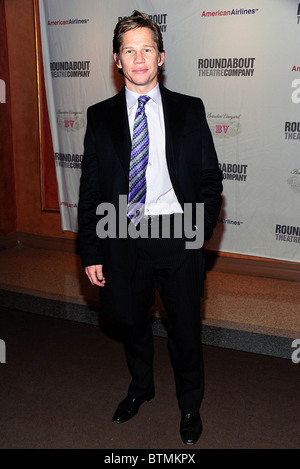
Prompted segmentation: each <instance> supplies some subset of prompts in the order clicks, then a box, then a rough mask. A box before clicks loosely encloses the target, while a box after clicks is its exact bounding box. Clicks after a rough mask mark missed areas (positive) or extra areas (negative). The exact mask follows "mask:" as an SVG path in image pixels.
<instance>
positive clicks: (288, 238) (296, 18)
mask: <svg viewBox="0 0 300 469" xmlns="http://www.w3.org/2000/svg"><path fill="white" fill-rule="evenodd" d="M38 6H39V15H40V29H41V44H42V57H43V68H44V76H45V87H46V96H47V104H48V111H49V120H50V127H51V135H52V143H53V153H54V155H53V158H54V162H55V168H56V177H57V184H58V198H59V207H60V213H61V225H62V230H63V231H65V230H67V231H73V232H76V231H77V204H78V190H79V181H80V174H81V161H82V156H83V139H84V134H85V128H86V110H87V108H88V106H90V105H91V104H94V103H95V102H98V101H101V100H103V99H106V98H108V97H110V96H112V95H114V94H115V93H116V92H118V91H119V90H120V88H121V87H122V86H123V82H122V77H121V76H120V75H119V74H118V73H117V70H116V67H115V65H114V63H113V59H112V37H113V30H114V27H115V25H116V23H117V22H118V20H119V19H120V18H122V17H124V16H129V15H130V14H131V13H132V11H133V10H135V9H137V10H140V11H143V12H146V13H147V14H148V15H150V16H151V17H152V19H153V20H154V21H155V22H156V23H157V24H158V25H159V27H160V29H161V31H162V34H163V39H164V48H165V51H166V59H165V65H164V72H163V75H162V77H161V79H162V81H163V83H164V85H165V86H166V87H168V88H169V89H172V90H173V91H178V92H181V93H184V94H189V95H193V96H198V97H201V98H202V99H203V101H204V104H205V108H206V115H207V120H208V123H209V126H210V129H211V132H212V135H213V138H214V142H215V146H216V150H217V153H218V158H219V163H220V168H221V170H222V172H223V176H224V192H223V199H224V200H223V206H222V210H221V213H220V217H219V220H218V223H217V227H216V230H215V233H214V235H213V238H212V239H211V240H210V241H209V243H208V245H207V247H208V248H209V249H211V250H214V251H222V252H228V253H237V254H245V255H251V256H258V257H266V258H271V259H281V260H286V261H293V262H300V54H299V50H300V3H299V2H298V1H294V0H244V1H243V2H241V1H240V0H225V1H224V0H186V1H185V2H182V0H164V1H163V2H162V1H161V0H135V1H133V0H85V1H82V0H64V1H63V2H62V1H61V0H39V3H38Z"/></svg>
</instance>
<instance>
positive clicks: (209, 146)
mask: <svg viewBox="0 0 300 469" xmlns="http://www.w3.org/2000/svg"><path fill="white" fill-rule="evenodd" d="M201 105H202V116H201V142H202V144H201V150H202V171H201V175H200V186H199V187H200V193H199V195H198V197H199V199H198V200H200V201H201V202H203V203H204V242H205V241H208V240H209V239H210V238H211V236H212V234H213V229H214V228H215V226H216V224H217V221H218V216H219V213H220V209H221V206H222V195H221V194H222V191H223V184H222V180H223V175H222V171H221V169H220V168H219V163H218V158H217V154H216V150H215V146H214V142H213V138H212V135H211V131H210V128H209V126H208V123H207V120H206V115H205V108H204V105H203V103H202V101H201Z"/></svg>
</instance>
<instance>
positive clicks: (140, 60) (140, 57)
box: [135, 51, 145, 63]
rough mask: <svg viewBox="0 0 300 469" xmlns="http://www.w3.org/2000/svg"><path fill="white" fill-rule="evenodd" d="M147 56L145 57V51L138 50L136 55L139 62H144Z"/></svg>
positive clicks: (136, 60)
mask: <svg viewBox="0 0 300 469" xmlns="http://www.w3.org/2000/svg"><path fill="white" fill-rule="evenodd" d="M144 60H145V58H144V54H143V52H141V51H140V52H139V51H138V52H137V53H136V56H135V62H137V63H139V62H144Z"/></svg>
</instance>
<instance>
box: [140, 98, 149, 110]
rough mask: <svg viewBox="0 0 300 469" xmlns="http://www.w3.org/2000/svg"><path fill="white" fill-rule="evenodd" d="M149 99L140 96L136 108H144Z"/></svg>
mask: <svg viewBox="0 0 300 469" xmlns="http://www.w3.org/2000/svg"><path fill="white" fill-rule="evenodd" d="M149 99H150V96H140V97H139V98H138V103H139V104H138V107H139V108H142V107H144V106H145V104H147V103H148V101H149Z"/></svg>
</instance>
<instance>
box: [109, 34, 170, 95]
mask: <svg viewBox="0 0 300 469" xmlns="http://www.w3.org/2000/svg"><path fill="white" fill-rule="evenodd" d="M164 57H165V54H164V52H161V53H159V52H158V50H157V45H156V43H155V42H154V40H153V37H152V32H151V30H150V29H149V28H137V29H133V30H130V31H127V32H126V33H124V34H123V40H122V44H121V47H120V52H119V55H117V54H114V60H115V62H116V65H117V67H118V68H122V69H123V74H124V77H125V84H126V86H127V88H128V89H130V90H131V91H135V92H136V93H139V94H145V93H147V92H148V91H150V90H151V89H152V88H154V86H155V85H156V83H157V75H158V67H159V66H161V65H162V64H163V63H164Z"/></svg>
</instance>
